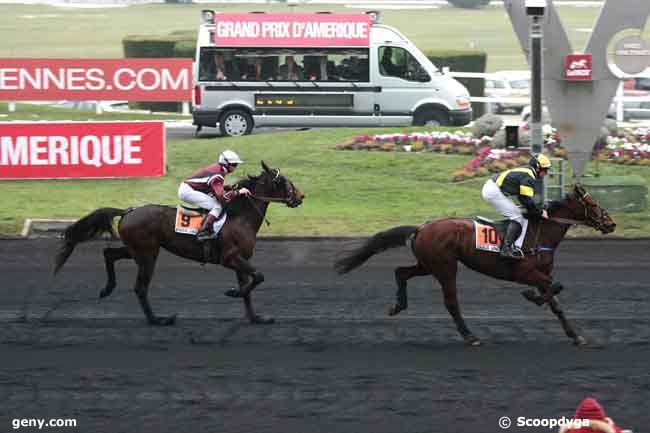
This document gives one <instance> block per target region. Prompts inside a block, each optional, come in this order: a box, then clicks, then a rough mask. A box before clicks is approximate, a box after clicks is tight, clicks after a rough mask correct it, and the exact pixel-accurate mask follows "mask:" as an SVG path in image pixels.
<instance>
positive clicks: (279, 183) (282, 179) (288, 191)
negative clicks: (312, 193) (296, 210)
mask: <svg viewBox="0 0 650 433" xmlns="http://www.w3.org/2000/svg"><path fill="white" fill-rule="evenodd" d="M262 168H263V169H264V170H263V171H262V174H261V175H260V176H259V178H258V181H257V183H256V185H255V191H254V192H253V194H254V195H255V196H260V197H267V198H272V199H277V200H278V201H281V202H284V203H285V204H286V205H287V206H289V207H298V206H300V205H301V204H302V201H303V199H304V198H305V195H304V194H303V193H302V192H301V191H300V190H299V189H298V188H296V186H295V185H294V184H293V182H291V180H289V178H287V177H286V176H283V175H281V174H280V169H278V168H270V167H269V166H268V165H266V163H265V162H264V161H262Z"/></svg>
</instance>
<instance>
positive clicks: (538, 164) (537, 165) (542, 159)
mask: <svg viewBox="0 0 650 433" xmlns="http://www.w3.org/2000/svg"><path fill="white" fill-rule="evenodd" d="M528 164H529V165H530V166H531V167H533V169H535V171H536V172H539V171H540V170H548V169H549V168H551V160H550V159H548V156H546V155H544V154H543V153H540V154H539V155H534V156H533V157H532V158H530V161H529V162H528Z"/></svg>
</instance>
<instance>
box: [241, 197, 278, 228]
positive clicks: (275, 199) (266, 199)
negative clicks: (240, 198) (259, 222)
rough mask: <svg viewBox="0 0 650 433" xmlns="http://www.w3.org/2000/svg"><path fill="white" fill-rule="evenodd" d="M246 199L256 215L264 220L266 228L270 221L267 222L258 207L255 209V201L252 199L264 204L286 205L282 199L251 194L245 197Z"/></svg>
mask: <svg viewBox="0 0 650 433" xmlns="http://www.w3.org/2000/svg"><path fill="white" fill-rule="evenodd" d="M246 198H248V201H250V202H251V205H252V206H253V209H255V211H256V212H257V213H258V215H259V216H261V217H262V218H264V222H265V223H266V225H267V226H270V225H271V221H269V219H268V218H267V217H266V215H265V214H264V213H263V212H262V211H261V210H260V208H259V207H257V204H256V203H255V201H254V200H253V199H256V200H261V201H265V202H273V203H286V202H287V200H285V199H282V198H277V197H264V196H260V195H253V194H251V195H247V196H246Z"/></svg>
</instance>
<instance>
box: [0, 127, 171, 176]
mask: <svg viewBox="0 0 650 433" xmlns="http://www.w3.org/2000/svg"><path fill="white" fill-rule="evenodd" d="M164 174H165V125H164V123H163V122H26V123H18V122H3V123H0V178H1V179H59V178H113V177H140V176H163V175H164Z"/></svg>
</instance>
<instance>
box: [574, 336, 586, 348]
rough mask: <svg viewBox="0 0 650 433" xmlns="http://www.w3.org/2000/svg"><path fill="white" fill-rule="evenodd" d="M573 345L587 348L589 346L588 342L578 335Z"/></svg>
mask: <svg viewBox="0 0 650 433" xmlns="http://www.w3.org/2000/svg"><path fill="white" fill-rule="evenodd" d="M573 344H575V345H576V346H586V345H587V340H586V339H585V337H583V336H582V335H578V336H577V337H576V338H575V339H574V340H573Z"/></svg>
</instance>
